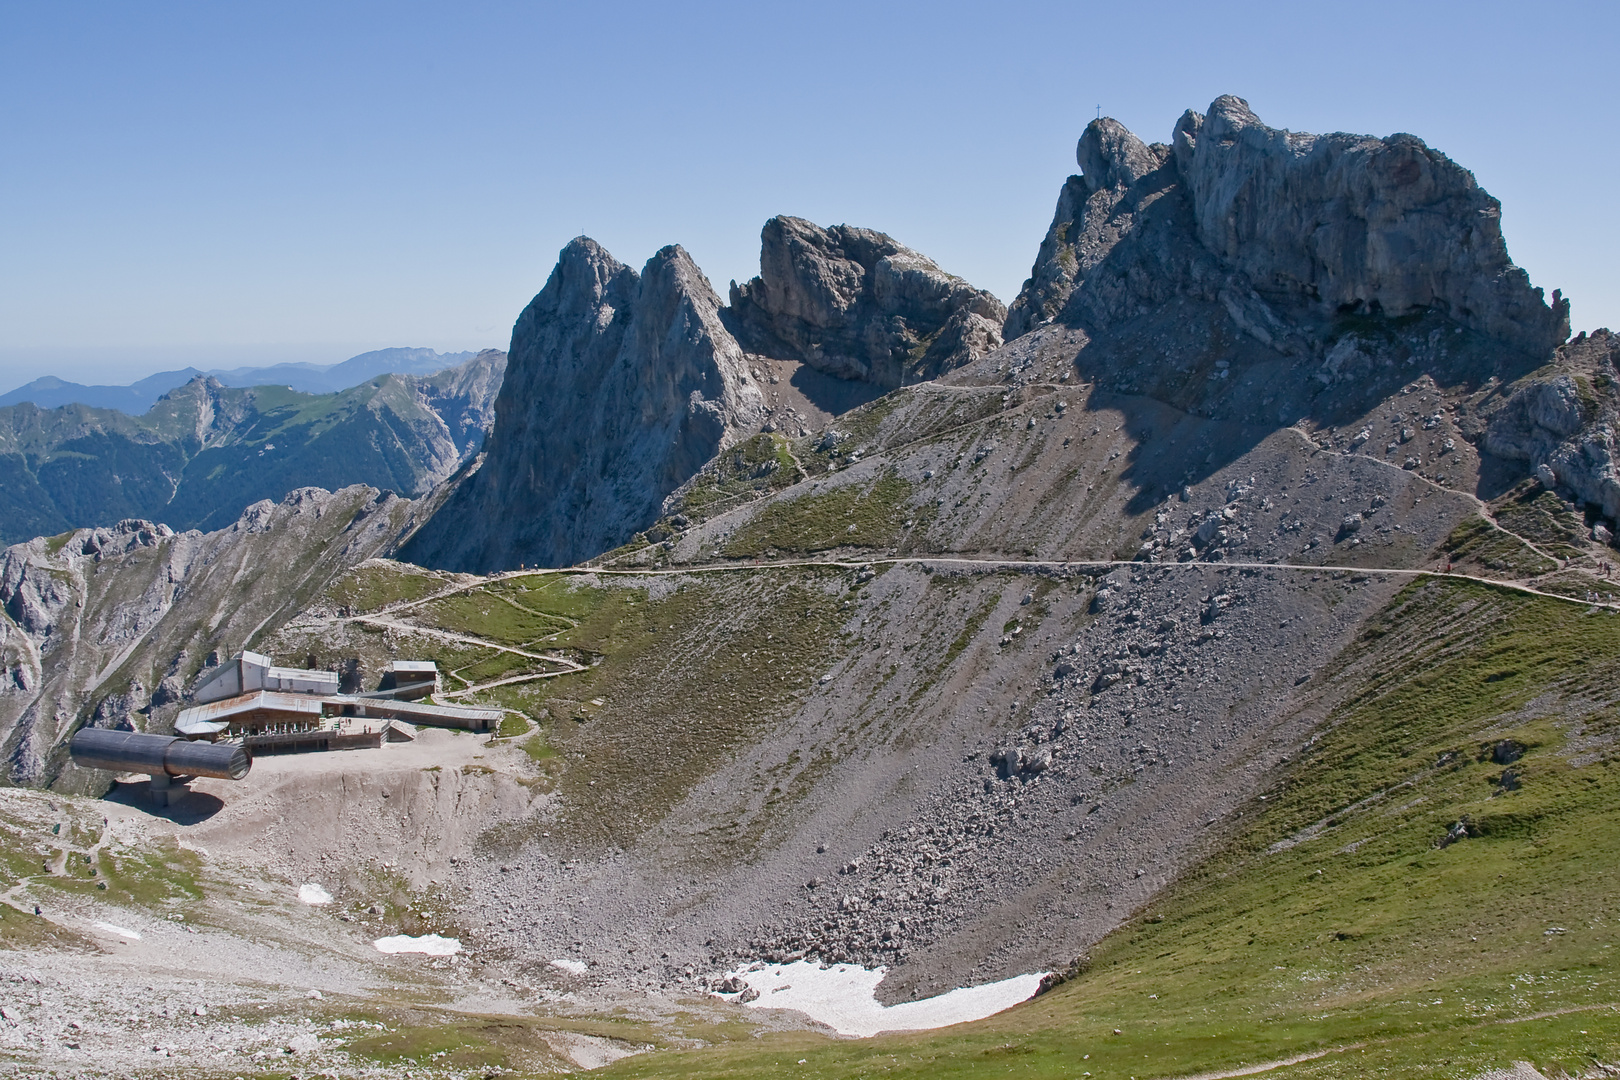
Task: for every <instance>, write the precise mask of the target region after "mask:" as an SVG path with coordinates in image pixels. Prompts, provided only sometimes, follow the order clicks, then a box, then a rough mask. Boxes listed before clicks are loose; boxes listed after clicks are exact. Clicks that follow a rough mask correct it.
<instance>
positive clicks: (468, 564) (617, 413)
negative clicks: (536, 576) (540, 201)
mask: <svg viewBox="0 0 1620 1080" xmlns="http://www.w3.org/2000/svg"><path fill="white" fill-rule="evenodd" d="M720 306H721V305H720V299H719V297H718V296H716V295H715V293H714V290H713V288H712V287H711V286H710V285H709V282H708V280H707V279H706V278H705V277H704V276H703V274H702V272H701V271H700V270H699V269H698V268H697V267H696V266H695V265H694V264H693V263H692V260H691V258H690V257H689V256H688V255H687V253H686V252H685V251H684V250H682V249H681V248H680V247H667V248H664V249H663V250H662V251H660V252H658V253H657V254H656V255H654V256H653V258H652V259H651V260H650V261H649V262H648V263H647V266H646V268H645V270H644V271H643V273H641V274H639V275H638V274H637V273H636V272H635V271H634V270H632V269H630V268H629V267H627V266H624V265H623V264H621V263H619V262H618V261H617V260H615V259H614V258H613V256H611V255H609V254H608V253H607V252H606V251H605V250H603V249H602V248H601V247H600V246H599V245H597V244H596V243H595V242H594V241H592V240H589V239H586V238H583V237H581V238H580V239H578V240H575V241H573V242H572V243H570V244H569V245H568V246H567V247H566V248H564V249H563V251H562V254H561V256H560V258H559V259H558V262H557V267H556V269H555V270H553V271H552V274H551V277H550V279H549V280H548V281H547V282H546V286H545V288H544V289H542V290H541V291H540V294H539V295H538V296H536V297H535V298H534V300H533V301H532V302H531V303H530V304H529V306H528V307H527V308H525V309H524V311H523V314H522V315H521V316H519V317H518V321H517V325H516V326H514V327H513V330H512V348H511V350H510V359H509V361H508V365H507V372H506V380H505V382H504V384H503V385H502V387H501V393H500V396H499V398H498V399H497V401H496V404H495V427H494V431H493V433H492V434H491V436H490V438H489V441H488V444H487V453H486V456H485V460H484V462H483V465H482V467H481V468H479V469H478V471H477V472H475V473H473V474H472V475H470V476H468V477H466V478H465V479H464V480H463V481H462V482H461V485H460V487H459V488H458V489H457V490H456V491H455V492H454V493H453V494H452V495H451V496H450V497H449V499H448V501H447V502H446V503H445V505H444V507H443V508H442V509H441V510H440V511H439V512H438V513H437V514H435V515H434V516H433V517H432V518H431V519H430V520H429V521H428V522H427V524H426V525H424V526H423V528H422V529H421V531H420V532H418V534H417V535H416V536H415V537H413V538H412V540H411V541H410V543H409V544H408V545H407V546H406V547H405V549H404V551H403V552H402V557H403V558H407V559H410V560H412V561H415V562H419V563H423V564H425V565H432V566H440V567H446V568H450V569H455V570H466V571H487V570H493V569H500V568H505V567H511V566H517V565H518V564H520V563H527V564H529V565H544V566H558V565H564V566H566V565H570V564H572V563H574V562H577V561H579V560H581V559H583V558H586V557H588V556H591V555H595V554H597V553H599V552H601V551H603V550H606V549H608V548H611V547H614V546H615V545H617V544H619V543H622V542H623V541H624V540H625V539H627V538H628V537H629V536H630V535H631V534H632V533H634V532H635V531H637V530H638V529H642V528H645V527H646V526H648V525H650V524H652V522H653V521H654V520H655V519H656V517H657V515H658V509H659V506H660V504H661V502H662V501H663V498H664V496H665V495H667V494H669V493H670V492H671V491H673V490H674V489H675V488H676V487H677V486H679V485H680V483H681V482H682V481H684V480H686V479H687V478H688V477H689V476H691V475H692V474H693V473H695V472H697V470H698V469H699V468H700V467H702V465H703V463H704V462H706V461H708V460H709V459H710V458H711V457H713V456H714V455H715V454H717V453H718V452H719V451H720V450H722V449H724V448H725V447H726V446H728V445H730V443H732V442H734V441H736V439H737V438H738V437H740V436H741V435H742V434H746V433H751V432H752V431H754V430H757V428H758V426H759V424H760V423H761V420H762V416H763V401H762V398H761V395H760V392H759V388H758V386H757V385H755V384H754V382H753V380H752V379H751V378H750V377H749V374H748V370H747V366H746V364H745V362H744V360H743V353H742V349H741V347H740V346H739V345H738V344H737V342H736V340H735V339H734V338H733V337H732V336H731V334H730V333H729V332H728V331H727V330H726V328H725V327H724V326H723V325H722V323H721V320H720Z"/></svg>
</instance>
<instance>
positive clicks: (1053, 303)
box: [1005, 96, 1569, 355]
mask: <svg viewBox="0 0 1620 1080" xmlns="http://www.w3.org/2000/svg"><path fill="white" fill-rule="evenodd" d="M1172 140H1173V146H1165V145H1162V144H1154V145H1152V146H1146V145H1144V144H1143V143H1142V142H1141V141H1140V140H1139V139H1137V138H1136V137H1135V136H1133V135H1132V134H1131V133H1130V132H1128V131H1126V130H1125V129H1124V128H1123V127H1121V126H1120V125H1119V124H1118V123H1117V122H1116V121H1113V120H1110V119H1102V120H1098V121H1094V122H1093V123H1092V124H1090V125H1089V126H1088V127H1087V128H1086V131H1085V134H1084V135H1082V136H1081V139H1080V145H1079V148H1078V150H1077V153H1076V157H1077V159H1078V161H1079V163H1080V167H1081V169H1082V175H1081V176H1079V177H1071V178H1070V179H1069V181H1068V182H1067V183H1066V184H1065V185H1064V188H1063V191H1062V194H1061V195H1060V197H1059V200H1058V209H1057V213H1056V215H1054V218H1053V222H1052V227H1051V229H1050V230H1049V231H1048V234H1047V237H1046V241H1045V242H1044V243H1043V244H1042V246H1041V250H1040V253H1039V255H1038V256H1037V259H1036V263H1035V267H1034V270H1033V273H1032V275H1031V277H1030V279H1029V281H1028V282H1026V283H1025V286H1024V288H1023V290H1022V291H1021V292H1020V294H1019V297H1018V299H1017V300H1016V301H1015V302H1014V303H1013V305H1012V308H1011V310H1010V313H1009V316H1008V319H1007V324H1006V327H1005V337H1006V338H1007V340H1012V339H1013V338H1015V337H1018V336H1020V335H1021V334H1024V333H1027V332H1028V331H1029V330H1031V329H1033V328H1034V327H1036V326H1039V325H1041V324H1042V323H1044V322H1046V321H1047V320H1051V319H1062V320H1063V321H1066V322H1074V323H1077V324H1082V325H1086V326H1088V327H1089V328H1091V329H1096V328H1099V327H1100V326H1101V325H1106V324H1110V323H1112V322H1116V321H1118V320H1120V319H1123V318H1129V317H1131V316H1133V315H1136V314H1141V313H1142V312H1143V311H1144V310H1146V309H1147V308H1150V307H1152V306H1154V305H1156V304H1160V303H1162V302H1163V301H1164V300H1165V299H1166V298H1167V297H1168V295H1169V294H1170V293H1177V294H1180V295H1182V296H1189V297H1197V298H1202V299H1219V300H1220V301H1221V302H1222V303H1223V305H1224V306H1226V307H1227V308H1228V310H1229V311H1230V312H1231V313H1232V318H1233V320H1234V321H1235V322H1237V323H1238V325H1239V326H1240V327H1242V328H1243V329H1244V330H1245V331H1246V332H1248V333H1250V334H1251V335H1253V336H1255V337H1257V338H1258V339H1260V340H1261V341H1262V342H1264V343H1265V344H1268V345H1281V344H1282V341H1281V340H1280V338H1279V334H1281V333H1282V332H1283V331H1282V327H1281V324H1280V322H1279V320H1278V318H1277V316H1276V314H1275V311H1274V310H1273V309H1274V308H1277V307H1282V308H1292V309H1297V310H1299V312H1300V314H1301V316H1304V317H1309V316H1315V317H1318V318H1331V317H1333V316H1342V315H1349V314H1371V315H1386V316H1397V315H1405V314H1410V313H1417V312H1431V311H1436V312H1439V313H1440V314H1443V315H1446V316H1449V317H1450V318H1451V319H1453V320H1455V321H1456V322H1458V323H1460V324H1462V325H1464V326H1467V327H1469V328H1471V329H1474V330H1477V331H1480V332H1482V333H1484V334H1486V335H1488V336H1489V337H1491V338H1493V339H1495V340H1497V341H1499V342H1501V343H1502V344H1504V345H1507V346H1509V347H1511V348H1513V349H1515V350H1517V351H1520V352H1523V353H1526V354H1534V355H1539V354H1542V353H1545V352H1547V351H1548V350H1550V349H1552V348H1553V347H1554V346H1556V345H1557V344H1558V343H1559V342H1561V341H1562V340H1564V338H1565V337H1567V336H1568V333H1569V308H1568V304H1567V302H1565V301H1563V300H1562V299H1561V298H1559V297H1558V296H1557V294H1554V299H1553V303H1552V304H1551V305H1550V306H1549V305H1548V304H1547V303H1546V302H1545V300H1544V299H1543V296H1542V292H1541V290H1540V289H1536V288H1532V287H1531V285H1530V282H1529V278H1528V277H1527V276H1526V274H1525V273H1524V271H1523V270H1521V269H1519V268H1518V267H1516V266H1514V265H1513V264H1512V262H1511V261H1510V260H1509V259H1508V255H1507V247H1506V244H1505V243H1504V242H1503V240H1502V233H1501V227H1500V220H1501V206H1500V204H1499V203H1498V202H1497V201H1496V200H1495V199H1493V198H1492V197H1491V196H1490V195H1489V194H1487V193H1486V192H1485V191H1483V190H1482V189H1481V188H1480V187H1479V185H1478V184H1477V183H1476V182H1475V181H1474V178H1473V175H1472V174H1471V173H1469V172H1468V171H1467V170H1466V169H1464V168H1462V167H1461V166H1459V165H1457V164H1455V163H1454V162H1452V161H1451V160H1450V159H1448V158H1446V157H1445V155H1443V154H1440V153H1439V152H1437V151H1434V150H1431V149H1429V148H1428V147H1427V146H1426V145H1424V143H1423V142H1422V140H1420V139H1418V138H1416V137H1415V136H1411V135H1393V136H1391V137H1389V138H1387V139H1377V138H1372V137H1370V136H1362V135H1344V134H1338V135H1322V136H1318V135H1306V134H1296V133H1294V132H1288V131H1282V130H1279V129H1276V128H1271V127H1267V126H1266V125H1265V124H1264V123H1262V122H1261V121H1260V119H1259V118H1258V117H1256V116H1255V115H1254V113H1253V112H1252V111H1251V110H1250V109H1249V107H1248V105H1247V104H1246V103H1245V102H1244V101H1243V100H1242V99H1240V98H1236V97H1230V96H1227V97H1221V98H1218V99H1216V101H1215V102H1214V103H1213V104H1212V105H1211V106H1210V109H1209V113H1208V114H1207V115H1202V116H1201V115H1199V114H1198V113H1196V112H1192V111H1189V112H1187V113H1186V114H1184V115H1183V116H1182V118H1181V119H1180V121H1178V122H1177V124H1176V126H1175V129H1174V132H1173V134H1172ZM1126 238H1130V241H1131V243H1130V245H1129V246H1128V248H1127V249H1126V250H1122V251H1118V250H1116V249H1119V248H1121V247H1122V246H1124V245H1122V241H1123V240H1125V239H1126ZM1105 259H1107V260H1109V261H1110V263H1111V264H1112V265H1110V266H1109V267H1107V268H1103V267H1102V265H1101V264H1102V263H1103V262H1104V260H1105ZM1100 270H1102V271H1103V272H1102V273H1101V274H1100V275H1099V273H1098V272H1099V271H1100ZM1098 276H1100V277H1101V280H1096V281H1094V280H1093V278H1094V277H1098ZM1294 321H1298V320H1297V319H1296V320H1294ZM1283 351H1293V350H1291V349H1288V348H1284V350H1283Z"/></svg>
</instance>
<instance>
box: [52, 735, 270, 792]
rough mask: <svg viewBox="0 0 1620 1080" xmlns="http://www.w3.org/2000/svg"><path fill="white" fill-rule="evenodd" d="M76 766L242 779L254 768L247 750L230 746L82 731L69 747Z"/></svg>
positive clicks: (151, 773) (150, 736) (166, 736)
mask: <svg viewBox="0 0 1620 1080" xmlns="http://www.w3.org/2000/svg"><path fill="white" fill-rule="evenodd" d="M68 753H69V754H70V755H71V756H72V758H73V763H74V764H75V765H78V766H80V767H81V768H85V769H108V770H110V771H112V772H140V773H146V774H148V775H150V776H159V775H161V776H213V777H218V778H219V779H221V780H240V779H242V777H244V776H246V775H247V774H248V770H249V769H251V768H252V767H253V759H252V758H250V757H249V756H248V753H247V751H246V750H244V749H243V748H242V747H240V746H234V745H232V744H230V743H206V742H191V741H189V740H187V739H181V738H176V737H175V736H173V735H143V734H141V733H140V732H137V731H109V730H107V729H105V728H80V729H79V730H78V731H77V732H75V733H74V735H73V741H72V742H71V743H69V744H68Z"/></svg>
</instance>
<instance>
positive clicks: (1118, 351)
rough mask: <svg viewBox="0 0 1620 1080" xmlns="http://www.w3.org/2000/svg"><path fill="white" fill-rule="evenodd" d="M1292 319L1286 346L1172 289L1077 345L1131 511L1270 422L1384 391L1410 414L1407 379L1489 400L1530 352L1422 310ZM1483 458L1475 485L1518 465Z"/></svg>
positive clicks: (1358, 405)
mask: <svg viewBox="0 0 1620 1080" xmlns="http://www.w3.org/2000/svg"><path fill="white" fill-rule="evenodd" d="M1212 309H1213V310H1212ZM1295 325H1296V326H1297V327H1298V328H1299V333H1298V337H1297V338H1296V340H1301V339H1302V340H1304V341H1305V342H1306V346H1305V348H1303V349H1301V351H1300V353H1299V354H1287V353H1283V352H1280V351H1278V350H1275V349H1272V348H1268V347H1266V346H1265V345H1263V344H1261V343H1260V342H1257V341H1254V340H1253V339H1252V338H1248V337H1247V335H1245V334H1244V333H1243V331H1242V330H1240V329H1239V328H1238V327H1237V326H1236V325H1235V324H1234V323H1233V322H1232V320H1231V319H1229V318H1228V317H1227V313H1226V312H1225V311H1224V310H1222V309H1220V307H1219V305H1214V304H1207V303H1199V302H1196V301H1185V300H1182V301H1175V302H1172V303H1171V304H1170V305H1167V307H1166V309H1165V310H1164V311H1162V312H1159V313H1155V314H1153V315H1148V316H1142V317H1139V318H1137V319H1133V320H1130V321H1129V322H1127V323H1125V324H1122V325H1119V326H1115V327H1111V328H1110V329H1109V330H1108V331H1106V332H1105V333H1104V334H1102V335H1100V336H1099V337H1098V338H1094V339H1093V340H1092V341H1091V342H1090V343H1089V344H1088V345H1087V346H1086V347H1084V348H1081V349H1080V350H1078V352H1077V353H1076V354H1075V355H1074V357H1073V358H1072V360H1071V361H1070V363H1071V364H1072V369H1073V370H1074V372H1075V374H1076V375H1077V376H1078V377H1079V379H1080V380H1081V381H1082V382H1087V383H1093V384H1095V386H1096V389H1097V392H1096V393H1094V394H1093V395H1092V396H1091V400H1090V403H1089V405H1088V407H1089V408H1091V409H1093V410H1096V409H1101V408H1107V409H1112V410H1118V411H1119V412H1120V413H1121V414H1122V415H1123V417H1124V428H1125V430H1126V431H1127V432H1128V433H1129V434H1130V435H1131V437H1132V439H1133V441H1135V443H1136V444H1137V445H1136V446H1135V447H1134V448H1133V449H1132V450H1131V451H1130V453H1129V455H1128V462H1129V464H1128V465H1127V467H1126V469H1125V471H1124V473H1123V474H1122V477H1123V478H1124V479H1125V480H1126V481H1127V482H1131V483H1134V484H1136V485H1137V487H1138V489H1139V490H1138V494H1137V495H1136V496H1135V497H1134V498H1133V500H1132V502H1131V503H1130V509H1131V510H1132V512H1141V511H1144V510H1146V509H1148V508H1149V507H1151V506H1153V505H1155V504H1156V503H1159V502H1162V501H1163V500H1164V499H1165V498H1167V497H1169V496H1170V495H1171V494H1173V493H1174V492H1176V491H1178V490H1179V489H1180V488H1181V487H1182V486H1183V485H1185V484H1197V483H1199V482H1200V481H1202V480H1205V479H1207V478H1208V477H1209V476H1210V475H1212V474H1213V473H1216V472H1219V471H1220V470H1222V469H1224V468H1226V467H1227V466H1229V465H1231V464H1232V463H1233V462H1234V461H1237V460H1238V459H1239V458H1242V457H1243V456H1244V455H1246V454H1248V453H1249V452H1250V451H1251V450H1253V449H1254V448H1255V447H1256V446H1258V445H1259V444H1260V443H1261V442H1263V441H1265V440H1266V439H1267V438H1269V437H1270V436H1271V435H1272V434H1274V433H1275V432H1277V431H1279V430H1281V429H1282V428H1286V427H1295V426H1297V427H1299V428H1300V429H1301V430H1302V431H1306V432H1322V431H1326V432H1328V433H1329V434H1333V433H1335V432H1337V431H1338V429H1339V428H1342V427H1345V426H1346V425H1352V424H1360V423H1361V422H1362V421H1363V419H1364V418H1366V417H1367V416H1369V414H1370V413H1372V412H1373V410H1375V409H1377V408H1378V406H1379V405H1380V404H1381V403H1385V402H1394V403H1395V404H1394V405H1393V406H1392V408H1391V415H1392V416H1393V415H1394V413H1396V412H1400V413H1401V415H1403V416H1405V417H1406V418H1408V419H1412V420H1416V419H1417V416H1416V412H1417V405H1416V398H1414V404H1413V405H1412V406H1411V407H1410V408H1407V409H1404V410H1402V409H1400V408H1399V403H1400V399H1401V398H1402V397H1403V396H1411V395H1412V394H1413V393H1414V392H1415V390H1416V389H1417V388H1419V387H1421V388H1424V389H1426V390H1427V391H1428V395H1429V396H1428V397H1427V398H1425V400H1429V399H1432V397H1433V396H1434V395H1435V394H1438V395H1439V396H1440V397H1442V398H1444V399H1445V400H1446V401H1448V402H1452V403H1461V402H1467V403H1468V405H1467V408H1468V409H1469V410H1479V409H1482V408H1483V409H1487V410H1488V409H1489V408H1491V407H1493V406H1494V405H1495V404H1498V402H1497V400H1496V399H1497V397H1498V396H1499V395H1500V394H1501V393H1502V391H1501V388H1502V387H1505V386H1507V385H1509V384H1511V383H1512V382H1513V381H1514V380H1516V379H1519V378H1521V377H1522V376H1524V375H1527V374H1529V373H1530V372H1532V371H1534V370H1536V369H1537V368H1538V367H1540V366H1541V363H1542V361H1540V360H1538V359H1537V358H1534V357H1531V356H1528V355H1526V354H1523V353H1519V352H1517V351H1515V350H1513V349H1511V348H1507V347H1504V346H1502V345H1501V344H1499V343H1497V342H1494V341H1492V340H1491V339H1489V338H1487V337H1486V336H1484V335H1483V334H1480V333H1478V332H1477V331H1473V330H1469V329H1467V328H1465V327H1461V326H1459V325H1457V324H1456V323H1455V322H1453V321H1452V320H1450V319H1448V318H1447V317H1445V316H1443V315H1440V314H1438V313H1434V312H1424V313H1419V314H1415V315H1409V316H1403V317H1399V318H1384V317H1380V316H1372V315H1362V316H1345V317H1340V318H1337V319H1334V320H1331V321H1326V322H1320V323H1315V324H1313V323H1311V322H1308V321H1307V322H1301V323H1298V324H1295ZM1192 326H1197V328H1198V329H1197V331H1196V332H1192V333H1189V332H1188V328H1189V327H1192ZM1177 333H1179V334H1180V338H1179V340H1178V339H1177V338H1176V337H1175V336H1174V335H1175V334H1177ZM1307 335H1308V336H1307ZM1189 343H1191V344H1193V346H1194V347H1192V348H1188V347H1187V345H1188V344H1189ZM1403 392H1404V393H1403ZM1344 434H1345V435H1347V436H1349V437H1353V436H1354V435H1355V434H1356V433H1355V432H1347V433H1344ZM1167 447H1178V448H1179V452H1178V453H1173V454H1168V453H1166V452H1165V450H1166V449H1167ZM1482 464H1483V465H1484V466H1485V467H1484V468H1483V469H1482V471H1481V474H1480V478H1479V490H1478V492H1477V494H1478V495H1479V497H1480V498H1483V499H1489V498H1492V497H1494V495H1496V494H1500V490H1505V488H1506V487H1511V486H1512V485H1513V483H1517V482H1518V480H1519V479H1522V478H1523V476H1522V474H1523V470H1522V468H1517V471H1515V469H1511V468H1505V467H1504V468H1497V469H1492V468H1490V466H1489V461H1486V462H1482ZM1498 473H1500V474H1501V476H1500V477H1498V476H1497V474H1498ZM1510 474H1511V479H1509V476H1510ZM1499 489H1500V490H1499Z"/></svg>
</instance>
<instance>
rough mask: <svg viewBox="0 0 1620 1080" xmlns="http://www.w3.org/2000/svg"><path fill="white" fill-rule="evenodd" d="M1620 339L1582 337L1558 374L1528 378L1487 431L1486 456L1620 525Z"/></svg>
mask: <svg viewBox="0 0 1620 1080" xmlns="http://www.w3.org/2000/svg"><path fill="white" fill-rule="evenodd" d="M1617 366H1620V336H1617V335H1615V334H1613V333H1611V332H1609V331H1608V330H1599V331H1597V332H1596V333H1594V334H1592V335H1590V336H1588V335H1586V334H1584V333H1583V334H1581V335H1580V336H1579V337H1577V338H1576V339H1575V340H1573V341H1571V342H1569V343H1568V344H1567V345H1565V346H1564V347H1563V348H1562V349H1560V350H1559V351H1558V357H1557V360H1556V361H1555V363H1554V371H1553V372H1552V373H1550V374H1544V375H1537V376H1535V377H1532V378H1529V379H1526V380H1524V381H1523V382H1522V383H1521V384H1520V385H1519V386H1518V387H1517V388H1516V389H1514V391H1513V393H1512V395H1511V396H1510V397H1509V398H1508V400H1507V402H1506V403H1505V404H1504V405H1503V406H1502V407H1501V408H1500V409H1498V410H1497V411H1496V412H1495V413H1494V414H1493V415H1492V416H1491V418H1490V423H1489V424H1488V425H1487V426H1486V428H1485V437H1484V440H1483V445H1484V448H1485V449H1486V450H1488V451H1489V452H1491V453H1493V454H1496V455H1497V456H1499V457H1504V458H1507V459H1508V460H1510V461H1520V462H1524V463H1525V464H1526V465H1527V466H1528V469H1527V471H1528V472H1529V473H1530V474H1532V475H1536V476H1539V477H1540V478H1541V479H1542V482H1543V483H1545V484H1547V485H1548V486H1549V487H1552V488H1553V489H1554V490H1556V491H1558V492H1560V493H1561V494H1565V495H1568V496H1569V497H1570V498H1572V499H1573V500H1575V501H1576V502H1580V503H1585V504H1587V505H1589V506H1592V507H1596V508H1598V509H1599V511H1600V512H1601V513H1602V515H1603V516H1604V517H1605V518H1607V519H1608V520H1609V521H1610V522H1611V523H1612V522H1615V521H1617V520H1620V469H1617V463H1620V439H1617V436H1616V432H1617V431H1620V372H1617V371H1616V368H1617ZM1606 527H1607V526H1606Z"/></svg>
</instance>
